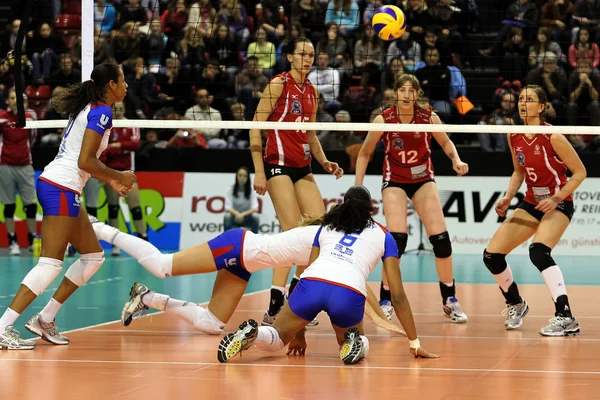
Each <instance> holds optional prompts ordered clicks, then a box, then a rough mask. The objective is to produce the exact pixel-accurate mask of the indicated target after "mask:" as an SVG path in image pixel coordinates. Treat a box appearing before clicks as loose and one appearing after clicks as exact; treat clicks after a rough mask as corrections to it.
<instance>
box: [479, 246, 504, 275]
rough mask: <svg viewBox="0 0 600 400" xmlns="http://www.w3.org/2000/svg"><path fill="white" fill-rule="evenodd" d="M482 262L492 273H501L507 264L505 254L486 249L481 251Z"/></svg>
mask: <svg viewBox="0 0 600 400" xmlns="http://www.w3.org/2000/svg"><path fill="white" fill-rule="evenodd" d="M483 262H484V264H485V266H486V267H487V269H489V270H490V272H491V273H492V274H494V275H499V274H501V273H503V272H504V270H506V267H507V266H508V264H507V263H506V254H500V253H489V252H488V251H487V249H486V250H484V251H483Z"/></svg>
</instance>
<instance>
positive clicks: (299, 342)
mask: <svg viewBox="0 0 600 400" xmlns="http://www.w3.org/2000/svg"><path fill="white" fill-rule="evenodd" d="M305 352H306V339H305V338H304V337H302V338H298V337H295V338H293V339H292V341H291V342H290V344H288V351H287V353H286V354H287V355H288V356H289V355H292V356H303V355H304V353H305Z"/></svg>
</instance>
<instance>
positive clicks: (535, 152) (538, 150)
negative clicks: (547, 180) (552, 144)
mask: <svg viewBox="0 0 600 400" xmlns="http://www.w3.org/2000/svg"><path fill="white" fill-rule="evenodd" d="M533 154H535V155H536V156H538V155H540V145H539V144H536V145H535V151H534V152H533Z"/></svg>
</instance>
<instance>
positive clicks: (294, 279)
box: [288, 276, 300, 296]
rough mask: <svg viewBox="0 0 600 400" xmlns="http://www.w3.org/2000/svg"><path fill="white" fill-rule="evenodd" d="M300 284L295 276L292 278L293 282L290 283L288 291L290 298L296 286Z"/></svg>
mask: <svg viewBox="0 0 600 400" xmlns="http://www.w3.org/2000/svg"><path fill="white" fill-rule="evenodd" d="M298 282H300V280H299V279H298V278H296V277H295V276H294V277H293V278H292V281H291V282H290V288H289V289H288V296H289V295H291V294H292V292H293V291H294V289H296V285H297V284H298Z"/></svg>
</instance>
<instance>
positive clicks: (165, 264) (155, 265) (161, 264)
mask: <svg viewBox="0 0 600 400" xmlns="http://www.w3.org/2000/svg"><path fill="white" fill-rule="evenodd" d="M138 262H139V263H140V264H141V265H142V267H144V268H146V269H147V270H148V271H149V272H150V273H152V275H154V276H156V277H157V278H161V279H165V278H166V277H167V276H171V274H172V271H173V254H163V253H161V252H160V250H158V249H154V250H152V252H151V253H150V254H149V255H148V256H146V257H144V258H140V259H139V260H138Z"/></svg>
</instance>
